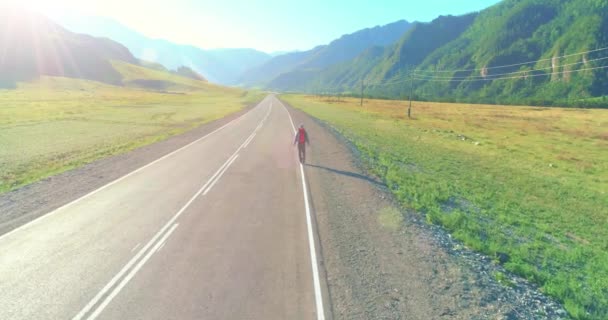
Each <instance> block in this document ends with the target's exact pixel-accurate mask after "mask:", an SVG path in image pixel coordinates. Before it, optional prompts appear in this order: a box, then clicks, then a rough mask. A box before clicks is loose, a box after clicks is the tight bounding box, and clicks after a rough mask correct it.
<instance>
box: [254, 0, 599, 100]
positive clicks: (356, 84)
mask: <svg viewBox="0 0 608 320" xmlns="http://www.w3.org/2000/svg"><path fill="white" fill-rule="evenodd" d="M607 47H608V1H606V0H570V1H563V0H503V1H501V2H499V3H498V4H496V5H494V6H491V7H489V8H487V9H484V10H482V11H480V12H478V13H470V14H466V15H461V16H442V17H438V18H437V19H435V20H433V21H431V22H429V23H415V24H414V25H413V26H412V27H411V28H409V30H408V31H407V32H406V33H405V34H403V35H402V37H401V39H400V40H398V41H396V43H395V44H392V45H388V46H384V47H382V46H378V47H371V48H368V49H367V50H364V51H363V52H361V53H360V54H359V55H358V56H357V57H355V58H353V59H350V60H348V61H345V62H341V63H335V64H333V65H329V66H325V67H322V68H317V69H315V68H308V69H307V68H299V69H298V70H296V71H295V72H282V73H281V74H280V75H278V76H276V77H274V78H273V80H271V81H267V82H265V83H264V85H265V87H266V88H269V89H273V90H283V91H304V92H346V93H349V92H350V93H358V92H359V90H360V84H361V82H364V84H365V92H366V93H367V94H368V95H372V96H376V97H385V98H402V97H407V96H409V94H410V82H409V80H408V79H409V77H408V75H409V74H410V73H411V72H413V73H414V74H415V76H414V77H413V81H412V83H411V84H412V85H413V89H414V90H413V94H414V98H416V99H422V100H434V101H456V102H477V103H499V104H534V105H549V104H552V105H578V106H581V105H589V106H595V105H596V104H597V103H595V102H593V103H591V102H587V101H591V100H594V99H595V98H598V97H606V96H608V50H604V51H594V50H596V49H601V48H607ZM587 51H591V52H588V53H585V54H577V53H581V52H587ZM562 56H565V57H563V58H562ZM530 61H532V62H533V63H524V64H522V63H523V62H530ZM512 64H515V65H514V66H510V67H502V66H505V65H512ZM497 67H500V68H497ZM437 71H439V72H437ZM501 74H502V75H503V78H504V77H505V76H504V75H505V74H506V75H511V77H510V78H509V77H506V79H499V78H501V77H500V75H501ZM597 105H598V106H604V107H606V105H605V104H603V105H602V104H597Z"/></svg>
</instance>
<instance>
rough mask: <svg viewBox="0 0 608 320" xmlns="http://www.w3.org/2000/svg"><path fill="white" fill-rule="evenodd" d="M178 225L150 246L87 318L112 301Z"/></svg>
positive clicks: (91, 319) (95, 316)
mask: <svg viewBox="0 0 608 320" xmlns="http://www.w3.org/2000/svg"><path fill="white" fill-rule="evenodd" d="M178 225H179V224H177V223H176V224H174V225H173V226H172V227H171V229H169V232H167V233H166V234H165V235H164V236H163V237H162V239H161V240H160V241H159V242H157V243H156V245H155V246H154V248H152V250H150V251H148V254H146V256H145V257H144V258H143V259H142V260H141V261H139V263H138V264H137V265H136V266H135V268H133V270H131V272H129V274H128V275H127V276H126V277H125V278H124V279H122V281H121V282H120V284H118V286H117V287H116V288H114V290H112V292H111V293H110V295H108V296H107V297H106V299H105V300H104V301H103V302H102V303H101V305H99V307H98V308H97V309H95V311H94V312H93V313H92V314H91V316H90V317H89V318H88V320H94V319H96V318H97V317H98V316H99V314H100V313H101V312H102V311H103V309H105V307H106V306H107V305H108V304H109V303H110V302H111V301H112V299H114V297H116V295H117V294H118V293H119V292H120V291H121V290H122V288H124V286H125V285H127V283H129V281H131V279H133V276H135V274H136V273H137V271H139V269H141V267H143V265H144V264H145V263H146V262H147V261H148V260H149V259H150V257H152V255H153V254H154V253H155V252H157V251H158V250H159V248H160V247H161V245H164V243H165V242H166V241H167V239H168V238H169V237H170V236H171V234H172V233H173V231H175V229H176V228H177V226H178Z"/></svg>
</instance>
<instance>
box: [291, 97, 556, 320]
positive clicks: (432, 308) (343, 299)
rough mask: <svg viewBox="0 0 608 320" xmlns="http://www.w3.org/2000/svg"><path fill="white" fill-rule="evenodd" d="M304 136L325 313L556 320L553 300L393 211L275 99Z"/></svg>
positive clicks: (324, 137) (378, 186)
mask: <svg viewBox="0 0 608 320" xmlns="http://www.w3.org/2000/svg"><path fill="white" fill-rule="evenodd" d="M284 104H285V105H286V106H287V107H288V109H289V112H290V113H291V115H292V117H293V119H294V121H295V122H296V123H303V124H304V126H305V127H306V128H307V131H308V132H309V135H310V139H311V147H310V148H309V150H307V161H308V163H307V164H306V165H305V170H306V176H307V180H308V184H309V188H310V194H311V201H312V204H313V206H314V211H315V215H316V218H317V224H318V226H317V227H318V233H319V238H320V242H321V243H320V246H321V251H322V257H323V260H322V262H321V265H322V266H323V267H324V269H325V273H326V277H327V279H326V280H327V286H328V290H329V300H331V302H332V306H331V308H330V311H331V313H332V314H333V319H425V320H426V319H560V318H562V317H566V313H565V311H564V310H563V309H562V308H561V307H560V306H559V305H558V304H556V303H555V302H553V301H552V300H550V299H548V298H547V297H545V296H543V295H542V294H540V293H539V292H538V291H537V290H534V288H533V286H531V285H529V284H527V283H524V282H522V281H523V280H521V281H515V282H514V286H513V287H507V286H504V285H501V284H499V283H498V282H497V281H496V280H495V279H494V277H493V276H492V272H493V271H494V270H496V266H494V265H493V264H492V262H491V261H490V260H489V259H486V258H483V257H482V256H480V255H478V254H475V253H473V252H471V251H468V250H462V249H461V250H453V249H452V248H453V247H452V246H458V244H457V243H455V242H454V241H453V240H451V238H450V237H449V235H448V234H447V233H445V232H443V230H441V229H440V228H437V227H433V226H428V225H426V224H425V223H423V222H421V221H420V218H419V215H417V214H415V213H408V212H403V211H402V209H401V208H400V206H399V205H398V204H396V202H395V201H393V200H392V197H391V195H390V193H389V191H388V190H387V189H386V187H385V186H384V185H383V183H382V182H381V181H380V180H379V179H376V178H374V177H371V176H369V175H367V174H366V173H365V172H364V170H362V169H361V165H360V163H359V161H358V159H357V157H356V156H355V153H356V150H355V149H354V147H352V145H350V144H349V143H348V142H347V141H345V140H344V139H343V138H342V137H340V135H339V134H337V133H336V132H335V131H334V130H332V129H331V127H330V126H328V125H327V124H325V123H323V122H321V121H319V120H317V119H314V118H312V117H310V116H308V115H307V114H305V113H303V112H301V111H299V110H297V109H294V108H292V107H290V106H289V105H288V104H287V103H284Z"/></svg>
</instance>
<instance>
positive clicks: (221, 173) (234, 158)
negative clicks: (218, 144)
mask: <svg viewBox="0 0 608 320" xmlns="http://www.w3.org/2000/svg"><path fill="white" fill-rule="evenodd" d="M238 157H239V155H238V154H237V155H235V156H234V157H233V158H232V160H231V161H230V162H228V165H226V166H225V167H224V169H223V170H222V172H220V174H219V175H218V176H217V178H216V179H215V180H213V182H212V183H211V185H210V186H209V187H208V188H207V190H205V192H203V195H206V194H207V192H209V190H211V189H212V188H213V186H215V184H216V183H217V182H218V181H219V180H220V179H221V178H222V176H223V175H224V172H226V170H228V168H229V167H230V165H232V163H233V162H234V161H235V160H236V158H238Z"/></svg>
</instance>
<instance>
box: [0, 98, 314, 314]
mask: <svg viewBox="0 0 608 320" xmlns="http://www.w3.org/2000/svg"><path fill="white" fill-rule="evenodd" d="M293 133H294V127H293V123H292V122H291V120H290V116H289V114H288V112H287V109H285V108H284V107H283V106H282V104H281V102H280V101H279V100H278V99H276V98H275V97H274V96H268V97H267V98H266V99H264V100H263V101H262V102H261V103H260V104H259V105H258V106H257V107H255V108H253V109H252V110H251V111H250V112H248V113H246V114H244V115H243V116H242V117H240V118H237V119H236V120H234V121H232V122H230V123H228V124H227V125H226V126H224V127H222V128H220V129H218V130H216V131H214V132H212V133H210V134H209V135H207V136H204V137H201V139H199V140H197V141H195V142H193V143H191V144H189V145H187V146H185V147H183V148H181V149H179V150H176V151H175V152H173V153H170V154H168V155H167V156H165V157H163V158H161V159H158V160H156V161H154V162H152V163H150V164H148V165H146V166H144V167H142V168H140V169H138V170H136V171H134V172H132V173H130V174H128V175H126V176H124V177H122V178H120V179H118V180H116V181H114V182H112V183H110V184H108V185H106V186H104V187H102V188H100V189H97V190H95V191H93V192H92V193H90V194H88V195H86V196H84V197H82V198H79V199H75V200H74V201H73V202H71V203H69V204H67V205H65V206H63V207H61V208H59V209H57V210H55V211H53V212H50V213H48V214H46V215H44V216H43V217H41V218H39V219H38V220H35V221H33V222H31V223H29V224H26V225H24V226H22V227H20V228H18V229H15V230H13V231H11V232H9V233H7V234H5V235H3V236H0V319H323V318H324V311H323V310H324V309H323V303H324V302H323V298H324V297H322V296H323V294H322V292H323V289H322V286H323V284H322V282H321V280H320V279H319V278H320V277H319V275H318V273H319V270H318V261H317V260H318V258H317V251H316V249H318V247H317V245H316V242H315V241H316V240H315V233H316V231H315V229H314V223H313V221H314V220H313V218H314V217H313V216H312V215H313V214H314V213H311V212H310V211H309V206H310V204H309V203H308V195H307V188H306V182H305V176H304V175H303V173H304V170H303V168H302V166H301V165H300V164H299V162H298V160H297V155H296V151H295V149H294V148H293V146H292V144H291V143H292V139H293Z"/></svg>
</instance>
